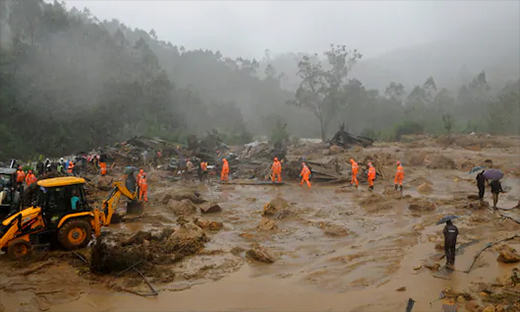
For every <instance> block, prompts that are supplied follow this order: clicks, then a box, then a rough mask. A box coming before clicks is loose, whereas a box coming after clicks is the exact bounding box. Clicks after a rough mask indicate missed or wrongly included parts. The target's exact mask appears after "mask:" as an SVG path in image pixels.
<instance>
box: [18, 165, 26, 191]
mask: <svg viewBox="0 0 520 312" xmlns="http://www.w3.org/2000/svg"><path fill="white" fill-rule="evenodd" d="M23 181H25V172H24V171H23V170H22V166H19V167H18V170H16V185H17V187H18V189H19V190H20V191H21V188H22V186H23Z"/></svg>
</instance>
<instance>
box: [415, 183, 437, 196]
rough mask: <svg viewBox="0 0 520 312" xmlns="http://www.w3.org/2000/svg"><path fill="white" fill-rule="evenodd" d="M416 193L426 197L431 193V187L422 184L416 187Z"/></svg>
mask: <svg viewBox="0 0 520 312" xmlns="http://www.w3.org/2000/svg"><path fill="white" fill-rule="evenodd" d="M417 192H419V193H421V194H424V195H427V194H431V193H432V192H433V187H432V186H431V185H430V184H428V183H423V184H421V185H419V186H418V187H417Z"/></svg>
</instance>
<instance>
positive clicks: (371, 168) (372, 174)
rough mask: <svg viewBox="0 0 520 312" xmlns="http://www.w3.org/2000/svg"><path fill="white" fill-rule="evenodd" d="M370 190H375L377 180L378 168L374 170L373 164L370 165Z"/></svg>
mask: <svg viewBox="0 0 520 312" xmlns="http://www.w3.org/2000/svg"><path fill="white" fill-rule="evenodd" d="M367 178H368V188H369V189H370V190H373V189H374V180H375V179H376V168H374V165H372V163H371V162H370V163H368V176H367Z"/></svg>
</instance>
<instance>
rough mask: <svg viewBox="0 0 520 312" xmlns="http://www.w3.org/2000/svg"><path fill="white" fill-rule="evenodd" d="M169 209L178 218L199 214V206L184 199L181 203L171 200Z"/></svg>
mask: <svg viewBox="0 0 520 312" xmlns="http://www.w3.org/2000/svg"><path fill="white" fill-rule="evenodd" d="M168 208H169V209H170V210H171V211H172V212H173V213H174V214H175V215H177V216H187V215H193V214H195V213H197V206H195V204H193V203H192V202H191V200H189V199H183V200H181V201H177V200H170V201H169V202H168Z"/></svg>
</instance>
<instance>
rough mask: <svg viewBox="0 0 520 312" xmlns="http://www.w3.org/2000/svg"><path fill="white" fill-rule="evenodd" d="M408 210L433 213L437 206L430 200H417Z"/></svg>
mask: <svg viewBox="0 0 520 312" xmlns="http://www.w3.org/2000/svg"><path fill="white" fill-rule="evenodd" d="M408 209H410V210H411V211H419V212H422V211H432V210H435V209H436V207H435V204H434V203H433V202H430V201H428V200H424V199H415V200H413V201H412V202H411V203H410V205H409V206H408Z"/></svg>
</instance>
